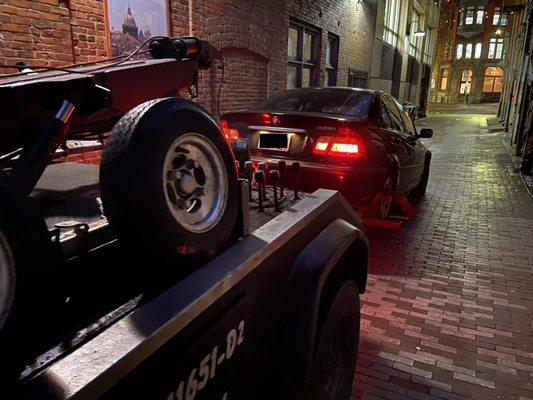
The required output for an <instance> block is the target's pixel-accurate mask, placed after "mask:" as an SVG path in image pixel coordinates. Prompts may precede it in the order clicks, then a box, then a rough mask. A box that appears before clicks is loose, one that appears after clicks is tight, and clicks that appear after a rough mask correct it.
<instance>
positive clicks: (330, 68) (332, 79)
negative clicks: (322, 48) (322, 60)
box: [326, 33, 339, 86]
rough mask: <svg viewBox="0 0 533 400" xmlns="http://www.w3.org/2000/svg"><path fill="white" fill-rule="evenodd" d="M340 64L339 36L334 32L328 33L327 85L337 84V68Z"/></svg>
mask: <svg viewBox="0 0 533 400" xmlns="http://www.w3.org/2000/svg"><path fill="white" fill-rule="evenodd" d="M338 64H339V37H338V36H336V35H333V34H331V33H330V34H329V35H328V45H327V47H326V74H327V81H326V82H327V85H328V86H335V85H337V69H338Z"/></svg>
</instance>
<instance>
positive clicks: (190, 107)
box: [100, 98, 239, 261]
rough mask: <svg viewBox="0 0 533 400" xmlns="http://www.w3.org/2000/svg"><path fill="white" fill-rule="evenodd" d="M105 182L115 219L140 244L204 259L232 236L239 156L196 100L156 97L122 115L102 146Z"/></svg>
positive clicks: (131, 240) (115, 225)
mask: <svg viewBox="0 0 533 400" xmlns="http://www.w3.org/2000/svg"><path fill="white" fill-rule="evenodd" d="M100 187H101V192H102V201H103V205H104V210H105V213H106V216H107V218H108V219H109V222H110V224H111V226H112V227H113V228H114V229H115V230H116V231H117V233H118V235H119V238H120V239H122V240H123V241H124V242H127V243H130V244H133V245H135V246H140V247H139V248H140V249H149V250H151V251H152V252H155V253H157V254H163V255H170V256H178V257H180V258H181V257H187V258H189V260H190V261H205V260H207V259H209V258H212V257H214V256H215V255H217V254H219V253H220V252H221V251H222V250H224V249H225V248H226V247H227V246H228V245H229V243H230V242H231V241H232V240H233V239H234V232H235V231H236V229H235V225H236V221H237V210H238V204H239V203H238V199H239V185H238V176H237V171H236V167H235V160H234V158H233V155H232V152H231V149H230V147H229V144H228V143H227V141H226V139H225V138H224V136H223V134H222V132H221V131H220V128H219V126H218V124H217V123H216V122H215V121H214V120H213V119H212V118H211V117H210V116H209V115H208V114H207V112H206V111H205V110H204V109H203V108H202V107H200V106H199V105H197V104H195V103H193V102H191V101H188V100H184V99H177V98H166V99H157V100H152V101H149V102H146V103H144V104H141V105H139V106H138V107H136V108H134V109H133V110H131V111H130V112H128V113H127V114H126V115H124V116H123V117H122V118H121V119H120V121H119V122H118V123H117V124H116V125H115V127H114V128H113V132H112V134H111V137H110V139H109V141H108V143H106V146H105V148H104V151H103V156H102V163H101V166H100Z"/></svg>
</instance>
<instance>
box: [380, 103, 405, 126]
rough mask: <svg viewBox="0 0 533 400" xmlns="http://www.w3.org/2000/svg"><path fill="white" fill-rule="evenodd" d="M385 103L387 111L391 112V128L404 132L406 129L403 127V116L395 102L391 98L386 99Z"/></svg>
mask: <svg viewBox="0 0 533 400" xmlns="http://www.w3.org/2000/svg"><path fill="white" fill-rule="evenodd" d="M383 102H384V103H385V106H386V108H387V111H388V112H389V117H390V120H391V128H392V129H394V130H396V131H398V132H403V131H404V130H405V129H404V126H403V121H402V116H401V114H400V112H399V111H398V109H397V108H396V105H395V104H394V101H392V100H391V99H390V98H389V97H384V98H383Z"/></svg>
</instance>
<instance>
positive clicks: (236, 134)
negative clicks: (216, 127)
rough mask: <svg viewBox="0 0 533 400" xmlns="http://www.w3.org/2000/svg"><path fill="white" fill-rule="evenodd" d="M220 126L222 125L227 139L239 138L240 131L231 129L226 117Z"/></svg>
mask: <svg viewBox="0 0 533 400" xmlns="http://www.w3.org/2000/svg"><path fill="white" fill-rule="evenodd" d="M220 126H221V127H222V133H223V134H224V137H225V138H226V140H232V139H238V138H239V131H238V130H237V129H231V128H230V127H229V125H228V121H226V120H225V119H223V120H221V121H220Z"/></svg>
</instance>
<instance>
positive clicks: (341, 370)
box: [309, 281, 361, 400]
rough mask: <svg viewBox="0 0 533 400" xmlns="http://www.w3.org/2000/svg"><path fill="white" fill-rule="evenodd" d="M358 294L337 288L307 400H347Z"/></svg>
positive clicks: (355, 350) (356, 334)
mask: <svg viewBox="0 0 533 400" xmlns="http://www.w3.org/2000/svg"><path fill="white" fill-rule="evenodd" d="M360 315H361V312H360V305H359V291H358V288H357V285H356V283H355V282H353V281H348V282H346V283H344V284H343V286H341V288H340V290H339V291H338V293H337V295H336V296H335V298H334V300H333V302H332V303H331V306H330V308H329V312H328V313H327V314H326V317H325V320H324V324H323V326H322V331H321V333H320V339H319V342H318V346H317V350H316V352H315V356H314V359H313V371H312V375H311V381H310V382H311V392H310V397H309V398H310V399H311V400H348V399H349V398H350V393H351V389H352V384H353V379H354V374H355V365H356V362H357V353H358V350H359V322H360Z"/></svg>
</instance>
